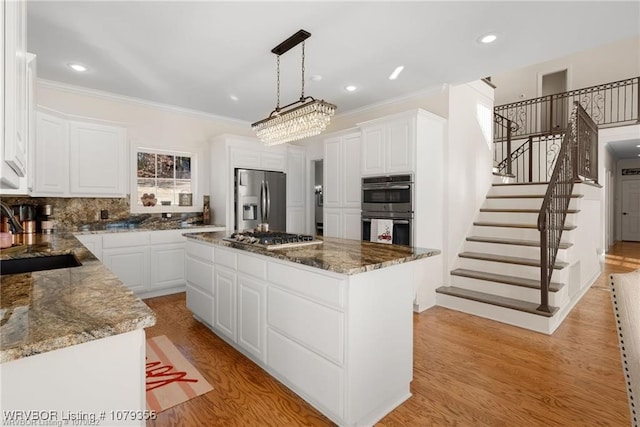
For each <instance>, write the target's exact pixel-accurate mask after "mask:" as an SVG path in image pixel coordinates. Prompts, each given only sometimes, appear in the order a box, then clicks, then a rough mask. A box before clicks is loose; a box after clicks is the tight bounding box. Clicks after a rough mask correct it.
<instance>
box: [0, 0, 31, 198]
mask: <svg viewBox="0 0 640 427" xmlns="http://www.w3.org/2000/svg"><path fill="white" fill-rule="evenodd" d="M2 8H3V16H2V23H3V30H4V31H3V33H4V37H3V39H4V40H3V41H4V45H3V55H2V56H3V65H4V67H3V69H4V73H3V75H4V82H2V86H3V99H2V102H3V114H2V116H3V119H2V122H3V126H2V131H3V132H4V135H3V138H2V140H3V144H2V178H3V179H2V181H3V184H6V186H7V187H9V188H16V187H17V186H18V185H19V181H18V178H20V177H25V176H26V174H27V146H28V124H27V123H28V90H27V86H28V80H27V50H26V46H27V28H26V26H27V13H26V1H4V2H2ZM3 186H4V185H3Z"/></svg>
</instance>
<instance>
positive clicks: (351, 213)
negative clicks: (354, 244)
mask: <svg viewBox="0 0 640 427" xmlns="http://www.w3.org/2000/svg"><path fill="white" fill-rule="evenodd" d="M361 224H362V222H361V216H360V210H359V209H343V210H342V227H343V228H342V235H341V236H340V237H342V238H344V239H353V240H362V230H361Z"/></svg>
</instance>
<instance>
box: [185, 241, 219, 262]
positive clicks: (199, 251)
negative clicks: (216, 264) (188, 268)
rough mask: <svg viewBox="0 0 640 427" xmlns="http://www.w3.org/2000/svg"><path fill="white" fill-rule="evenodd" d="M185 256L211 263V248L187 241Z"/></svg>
mask: <svg viewBox="0 0 640 427" xmlns="http://www.w3.org/2000/svg"><path fill="white" fill-rule="evenodd" d="M186 250H187V255H189V256H192V257H196V258H201V259H203V260H205V261H209V262H213V246H211V245H206V244H203V243H198V242H196V241H194V240H191V239H189V240H187V248H186Z"/></svg>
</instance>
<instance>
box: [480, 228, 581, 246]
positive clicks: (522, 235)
mask: <svg viewBox="0 0 640 427" xmlns="http://www.w3.org/2000/svg"><path fill="white" fill-rule="evenodd" d="M577 230H578V229H577V228H576V229H573V230H564V231H563V232H562V236H561V237H560V241H561V242H563V243H572V242H573V239H574V233H576V232H577ZM470 235H471V236H482V237H503V238H505V239H519V240H536V241H539V240H540V232H539V231H538V229H536V228H515V227H488V226H480V225H474V226H473V227H472V228H471V234H470Z"/></svg>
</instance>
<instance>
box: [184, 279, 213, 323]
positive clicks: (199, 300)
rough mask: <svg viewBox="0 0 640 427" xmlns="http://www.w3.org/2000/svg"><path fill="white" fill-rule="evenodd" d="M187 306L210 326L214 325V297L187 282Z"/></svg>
mask: <svg viewBox="0 0 640 427" xmlns="http://www.w3.org/2000/svg"><path fill="white" fill-rule="evenodd" d="M187 308H188V309H189V310H191V312H192V313H193V314H195V315H196V316H198V317H199V318H200V319H201V320H202V321H203V322H205V323H206V324H207V325H209V326H213V297H212V296H211V295H207V294H205V293H203V292H202V291H201V290H199V289H198V288H196V287H194V286H191V285H190V284H188V283H187Z"/></svg>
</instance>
